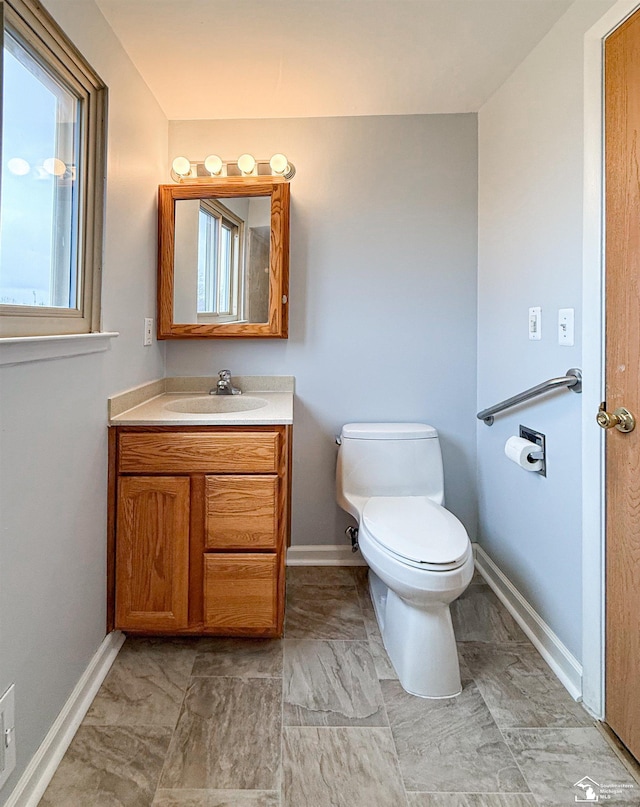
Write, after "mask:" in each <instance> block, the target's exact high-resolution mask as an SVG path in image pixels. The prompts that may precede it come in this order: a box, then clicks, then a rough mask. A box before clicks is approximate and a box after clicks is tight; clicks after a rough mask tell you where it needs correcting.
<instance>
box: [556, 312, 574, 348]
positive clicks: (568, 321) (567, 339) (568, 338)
mask: <svg viewBox="0 0 640 807" xmlns="http://www.w3.org/2000/svg"><path fill="white" fill-rule="evenodd" d="M573 313H574V310H573V308H561V309H560V310H559V311H558V344H559V345H565V346H567V347H571V346H572V345H573V343H574V339H573Z"/></svg>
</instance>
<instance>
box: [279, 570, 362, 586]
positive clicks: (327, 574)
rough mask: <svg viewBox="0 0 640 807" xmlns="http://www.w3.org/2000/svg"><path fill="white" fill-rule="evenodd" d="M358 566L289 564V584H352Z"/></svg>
mask: <svg viewBox="0 0 640 807" xmlns="http://www.w3.org/2000/svg"><path fill="white" fill-rule="evenodd" d="M357 568H358V567H357V566H287V585H288V586H308V585H313V586H352V585H354V583H355V582H356V573H355V569H357Z"/></svg>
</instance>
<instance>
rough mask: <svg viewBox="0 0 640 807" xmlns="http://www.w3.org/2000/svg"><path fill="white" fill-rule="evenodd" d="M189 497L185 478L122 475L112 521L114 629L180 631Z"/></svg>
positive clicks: (185, 606)
mask: <svg viewBox="0 0 640 807" xmlns="http://www.w3.org/2000/svg"><path fill="white" fill-rule="evenodd" d="M189 497H190V482H189V477H185V476H123V477H121V478H120V480H119V482H118V508H117V523H116V625H115V626H116V628H119V629H121V630H127V629H130V630H174V629H178V628H186V627H187V624H188V612H189Z"/></svg>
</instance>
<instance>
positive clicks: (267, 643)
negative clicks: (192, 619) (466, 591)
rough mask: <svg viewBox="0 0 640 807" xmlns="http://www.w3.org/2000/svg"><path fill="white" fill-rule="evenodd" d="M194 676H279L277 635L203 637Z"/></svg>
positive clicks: (279, 661)
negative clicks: (267, 636)
mask: <svg viewBox="0 0 640 807" xmlns="http://www.w3.org/2000/svg"><path fill="white" fill-rule="evenodd" d="M192 675H194V676H233V677H235V678H278V677H280V676H282V641H281V640H280V639H203V640H202V641H201V642H200V645H199V648H198V653H197V655H196V659H195V661H194V664H193V672H192Z"/></svg>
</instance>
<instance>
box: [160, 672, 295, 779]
mask: <svg viewBox="0 0 640 807" xmlns="http://www.w3.org/2000/svg"><path fill="white" fill-rule="evenodd" d="M281 705H282V682H281V681H280V680H279V679H277V678H251V679H242V678H194V679H193V680H192V682H191V685H190V687H189V689H188V690H187V694H186V696H185V700H184V704H183V707H182V712H181V714H180V718H179V720H178V725H177V726H176V730H175V732H174V735H173V738H172V740H171V745H170V747H169V752H168V754H167V760H166V763H165V766H164V770H163V772H162V778H161V786H162V787H163V788H168V789H171V788H201V789H206V788H211V789H216V788H217V789H236V790H275V789H277V788H278V787H279V765H280V729H281V712H282V709H281Z"/></svg>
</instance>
